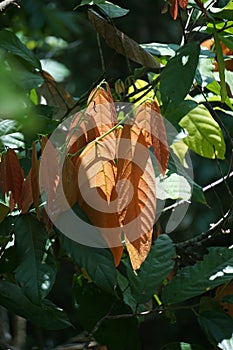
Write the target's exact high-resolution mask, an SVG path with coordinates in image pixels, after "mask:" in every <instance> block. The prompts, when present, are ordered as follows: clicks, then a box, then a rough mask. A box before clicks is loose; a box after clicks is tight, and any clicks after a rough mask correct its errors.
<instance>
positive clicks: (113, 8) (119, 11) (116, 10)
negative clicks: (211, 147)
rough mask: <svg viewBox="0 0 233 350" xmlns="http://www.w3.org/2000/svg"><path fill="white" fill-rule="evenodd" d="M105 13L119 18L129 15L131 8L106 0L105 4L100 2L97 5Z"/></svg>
mask: <svg viewBox="0 0 233 350" xmlns="http://www.w3.org/2000/svg"><path fill="white" fill-rule="evenodd" d="M97 6H98V7H99V8H100V9H101V10H102V11H103V12H104V14H105V15H107V16H108V17H110V18H118V17H122V16H125V15H127V13H129V10H127V9H124V8H122V7H120V6H118V5H115V4H112V3H111V2H109V1H105V2H104V4H98V5H97Z"/></svg>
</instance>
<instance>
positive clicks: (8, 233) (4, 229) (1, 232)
mask: <svg viewBox="0 0 233 350" xmlns="http://www.w3.org/2000/svg"><path fill="white" fill-rule="evenodd" d="M1 204H2V203H1ZM14 223H15V217H13V216H7V217H6V218H5V219H4V220H3V221H2V222H1V223H0V244H4V243H7V242H8V241H9V240H10V239H11V237H12V234H13V231H14Z"/></svg>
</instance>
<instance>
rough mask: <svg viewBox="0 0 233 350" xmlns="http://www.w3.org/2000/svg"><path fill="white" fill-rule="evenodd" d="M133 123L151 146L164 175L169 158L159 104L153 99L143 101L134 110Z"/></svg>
mask: <svg viewBox="0 0 233 350" xmlns="http://www.w3.org/2000/svg"><path fill="white" fill-rule="evenodd" d="M135 123H136V125H137V126H138V128H139V129H140V130H141V131H142V133H143V135H144V137H145V140H146V143H147V145H148V146H152V147H153V151H154V154H155V157H156V159H157V161H158V166H159V169H160V171H161V173H162V174H163V175H164V174H165V173H166V170H167V165H168V160H169V150H168V144H167V137H166V129H165V125H164V122H163V117H162V116H161V113H160V109H159V106H158V105H157V103H156V102H155V101H153V102H145V103H143V104H142V105H140V106H139V107H138V108H137V110H136V119H135Z"/></svg>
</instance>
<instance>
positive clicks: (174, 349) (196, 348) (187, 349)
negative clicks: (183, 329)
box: [163, 342, 205, 350]
mask: <svg viewBox="0 0 233 350" xmlns="http://www.w3.org/2000/svg"><path fill="white" fill-rule="evenodd" d="M163 350H205V349H204V348H203V347H202V346H200V345H196V344H188V343H183V342H181V343H171V344H168V345H166V346H165V347H163Z"/></svg>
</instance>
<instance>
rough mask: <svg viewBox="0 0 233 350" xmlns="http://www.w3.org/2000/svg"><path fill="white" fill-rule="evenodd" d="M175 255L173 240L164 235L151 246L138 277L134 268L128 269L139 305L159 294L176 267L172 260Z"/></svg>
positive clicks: (133, 293)
mask: <svg viewBox="0 0 233 350" xmlns="http://www.w3.org/2000/svg"><path fill="white" fill-rule="evenodd" d="M175 255H176V252H175V248H174V245H173V243H172V240H171V239H170V238H169V236H168V235H166V234H163V235H160V236H159V237H158V238H157V240H156V241H155V243H154V244H153V245H152V246H151V250H150V252H149V255H148V256H147V258H146V260H145V261H144V262H143V264H142V265H141V267H140V270H139V271H138V272H137V274H136V275H135V273H134V272H133V270H132V268H130V267H127V274H128V278H129V283H130V288H131V290H132V295H133V297H134V298H135V299H136V300H137V301H138V302H139V303H144V302H146V301H148V300H149V299H150V298H151V297H152V296H153V294H155V293H157V292H158V289H159V287H161V285H162V283H163V281H164V279H165V278H166V277H167V276H168V274H169V272H171V270H172V267H173V265H174V261H173V260H172V258H173V257H175Z"/></svg>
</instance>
